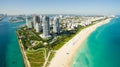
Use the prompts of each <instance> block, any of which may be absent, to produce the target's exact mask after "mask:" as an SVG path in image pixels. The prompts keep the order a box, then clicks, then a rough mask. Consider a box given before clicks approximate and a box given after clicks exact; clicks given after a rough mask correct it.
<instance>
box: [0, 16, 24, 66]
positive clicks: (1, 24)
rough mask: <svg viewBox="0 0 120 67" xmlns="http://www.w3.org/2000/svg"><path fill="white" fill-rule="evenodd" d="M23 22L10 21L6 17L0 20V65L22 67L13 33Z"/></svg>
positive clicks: (20, 56)
mask: <svg viewBox="0 0 120 67" xmlns="http://www.w3.org/2000/svg"><path fill="white" fill-rule="evenodd" d="M24 23H25V22H20V23H10V22H8V17H6V18H5V19H4V20H2V21H0V67H24V63H23V59H22V55H21V52H20V48H19V44H18V41H17V37H16V33H15V31H16V29H17V28H18V27H19V26H20V25H23V24H24Z"/></svg>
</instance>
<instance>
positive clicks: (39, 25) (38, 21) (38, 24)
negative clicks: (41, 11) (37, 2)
mask: <svg viewBox="0 0 120 67" xmlns="http://www.w3.org/2000/svg"><path fill="white" fill-rule="evenodd" d="M41 20H42V19H40V17H39V16H34V18H33V22H34V29H35V30H36V32H40V31H41V30H42V21H41Z"/></svg>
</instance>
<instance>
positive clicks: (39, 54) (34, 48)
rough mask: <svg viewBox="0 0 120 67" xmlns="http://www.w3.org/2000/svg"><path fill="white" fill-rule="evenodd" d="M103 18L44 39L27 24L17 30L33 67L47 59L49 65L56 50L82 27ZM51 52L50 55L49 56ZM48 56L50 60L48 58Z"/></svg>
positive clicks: (39, 66) (38, 66)
mask: <svg viewBox="0 0 120 67" xmlns="http://www.w3.org/2000/svg"><path fill="white" fill-rule="evenodd" d="M76 19H77V17H76ZM102 20H105V19H102ZM102 20H98V21H93V22H92V24H90V25H88V26H78V28H76V29H74V30H71V31H67V30H65V29H63V32H61V34H60V35H58V36H54V37H52V38H49V39H42V38H41V37H40V36H39V35H40V34H41V33H36V32H35V30H34V29H27V28H26V26H25V27H21V28H20V29H19V30H17V35H18V38H19V39H21V41H22V43H23V46H24V49H25V52H26V54H27V57H28V60H29V62H30V65H31V67H42V66H43V64H44V62H45V61H46V62H47V64H46V65H45V66H47V65H48V64H49V62H50V61H51V59H52V58H53V56H54V54H55V51H56V50H58V49H60V48H61V47H62V46H63V45H64V44H65V43H66V42H68V41H69V40H70V39H71V38H73V37H74V36H75V35H76V34H78V33H79V32H80V31H81V30H82V29H84V28H86V27H89V26H91V25H94V24H96V23H97V22H99V21H102ZM52 41H53V42H52ZM49 52H50V55H49V56H48V53H49ZM47 57H48V60H46V58H47Z"/></svg>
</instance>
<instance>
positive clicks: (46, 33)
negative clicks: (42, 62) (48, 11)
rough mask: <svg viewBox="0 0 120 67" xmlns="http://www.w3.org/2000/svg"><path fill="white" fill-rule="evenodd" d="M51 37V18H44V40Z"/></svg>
mask: <svg viewBox="0 0 120 67" xmlns="http://www.w3.org/2000/svg"><path fill="white" fill-rule="evenodd" d="M48 37H50V26H49V17H47V16H44V17H43V38H48Z"/></svg>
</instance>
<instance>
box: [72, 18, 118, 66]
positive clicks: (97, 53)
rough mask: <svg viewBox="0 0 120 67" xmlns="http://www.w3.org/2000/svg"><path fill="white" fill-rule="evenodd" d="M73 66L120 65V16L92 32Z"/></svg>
mask: <svg viewBox="0 0 120 67" xmlns="http://www.w3.org/2000/svg"><path fill="white" fill-rule="evenodd" d="M71 66H72V67H120V16H118V17H115V18H113V19H112V20H111V21H110V22H109V23H108V24H105V25H102V26H100V27H98V28H97V29H96V30H95V31H94V32H92V33H91V34H90V36H89V37H88V38H87V39H86V40H85V41H84V43H83V45H82V46H81V47H80V49H79V51H78V52H77V54H76V56H75V58H74V61H73V64H72V65H71Z"/></svg>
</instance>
